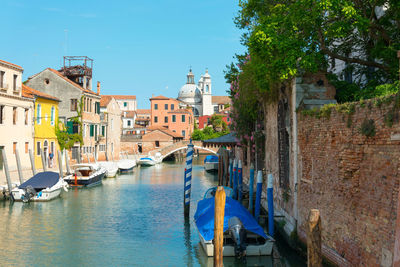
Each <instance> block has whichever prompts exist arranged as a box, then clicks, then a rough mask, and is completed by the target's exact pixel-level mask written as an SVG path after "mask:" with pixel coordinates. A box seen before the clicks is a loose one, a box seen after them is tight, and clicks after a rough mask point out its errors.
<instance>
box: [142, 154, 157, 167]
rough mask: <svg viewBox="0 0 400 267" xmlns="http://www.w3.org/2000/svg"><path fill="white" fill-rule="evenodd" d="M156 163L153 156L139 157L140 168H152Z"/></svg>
mask: <svg viewBox="0 0 400 267" xmlns="http://www.w3.org/2000/svg"><path fill="white" fill-rule="evenodd" d="M156 163H157V162H156V159H155V158H154V157H153V156H146V157H141V158H140V159H139V162H138V164H139V165H140V166H154V165H156Z"/></svg>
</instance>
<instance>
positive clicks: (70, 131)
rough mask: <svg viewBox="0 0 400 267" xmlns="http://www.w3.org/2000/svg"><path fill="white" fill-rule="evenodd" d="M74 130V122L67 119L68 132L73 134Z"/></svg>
mask: <svg viewBox="0 0 400 267" xmlns="http://www.w3.org/2000/svg"><path fill="white" fill-rule="evenodd" d="M73 131H74V123H73V122H72V121H67V132H68V133H69V134H73Z"/></svg>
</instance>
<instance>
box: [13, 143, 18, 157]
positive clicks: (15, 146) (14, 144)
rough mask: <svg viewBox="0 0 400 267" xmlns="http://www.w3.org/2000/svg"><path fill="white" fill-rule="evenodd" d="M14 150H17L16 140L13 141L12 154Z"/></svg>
mask: <svg viewBox="0 0 400 267" xmlns="http://www.w3.org/2000/svg"><path fill="white" fill-rule="evenodd" d="M16 150H17V142H13V154H15V151H16Z"/></svg>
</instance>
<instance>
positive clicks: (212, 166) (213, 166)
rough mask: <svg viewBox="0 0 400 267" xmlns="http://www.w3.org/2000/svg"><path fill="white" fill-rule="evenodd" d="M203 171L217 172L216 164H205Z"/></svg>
mask: <svg viewBox="0 0 400 267" xmlns="http://www.w3.org/2000/svg"><path fill="white" fill-rule="evenodd" d="M204 169H205V170H206V171H208V172H211V171H218V162H205V163H204Z"/></svg>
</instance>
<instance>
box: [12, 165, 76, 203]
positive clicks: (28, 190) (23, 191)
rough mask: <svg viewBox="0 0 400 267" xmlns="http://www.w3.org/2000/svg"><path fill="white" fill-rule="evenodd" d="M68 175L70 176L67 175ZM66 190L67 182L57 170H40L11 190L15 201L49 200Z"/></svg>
mask: <svg viewBox="0 0 400 267" xmlns="http://www.w3.org/2000/svg"><path fill="white" fill-rule="evenodd" d="M68 177H70V176H68ZM62 189H64V190H65V191H68V184H67V183H66V182H65V181H64V180H63V179H62V178H61V177H60V174H59V173H57V172H50V171H49V172H40V173H37V174H36V175H34V176H33V177H31V178H30V179H29V180H27V181H25V182H24V183H22V184H21V185H20V186H18V187H15V188H14V189H12V190H11V195H12V197H13V199H14V200H15V201H23V202H28V201H49V200H52V199H54V198H56V197H58V196H60V194H61V190H62Z"/></svg>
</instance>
